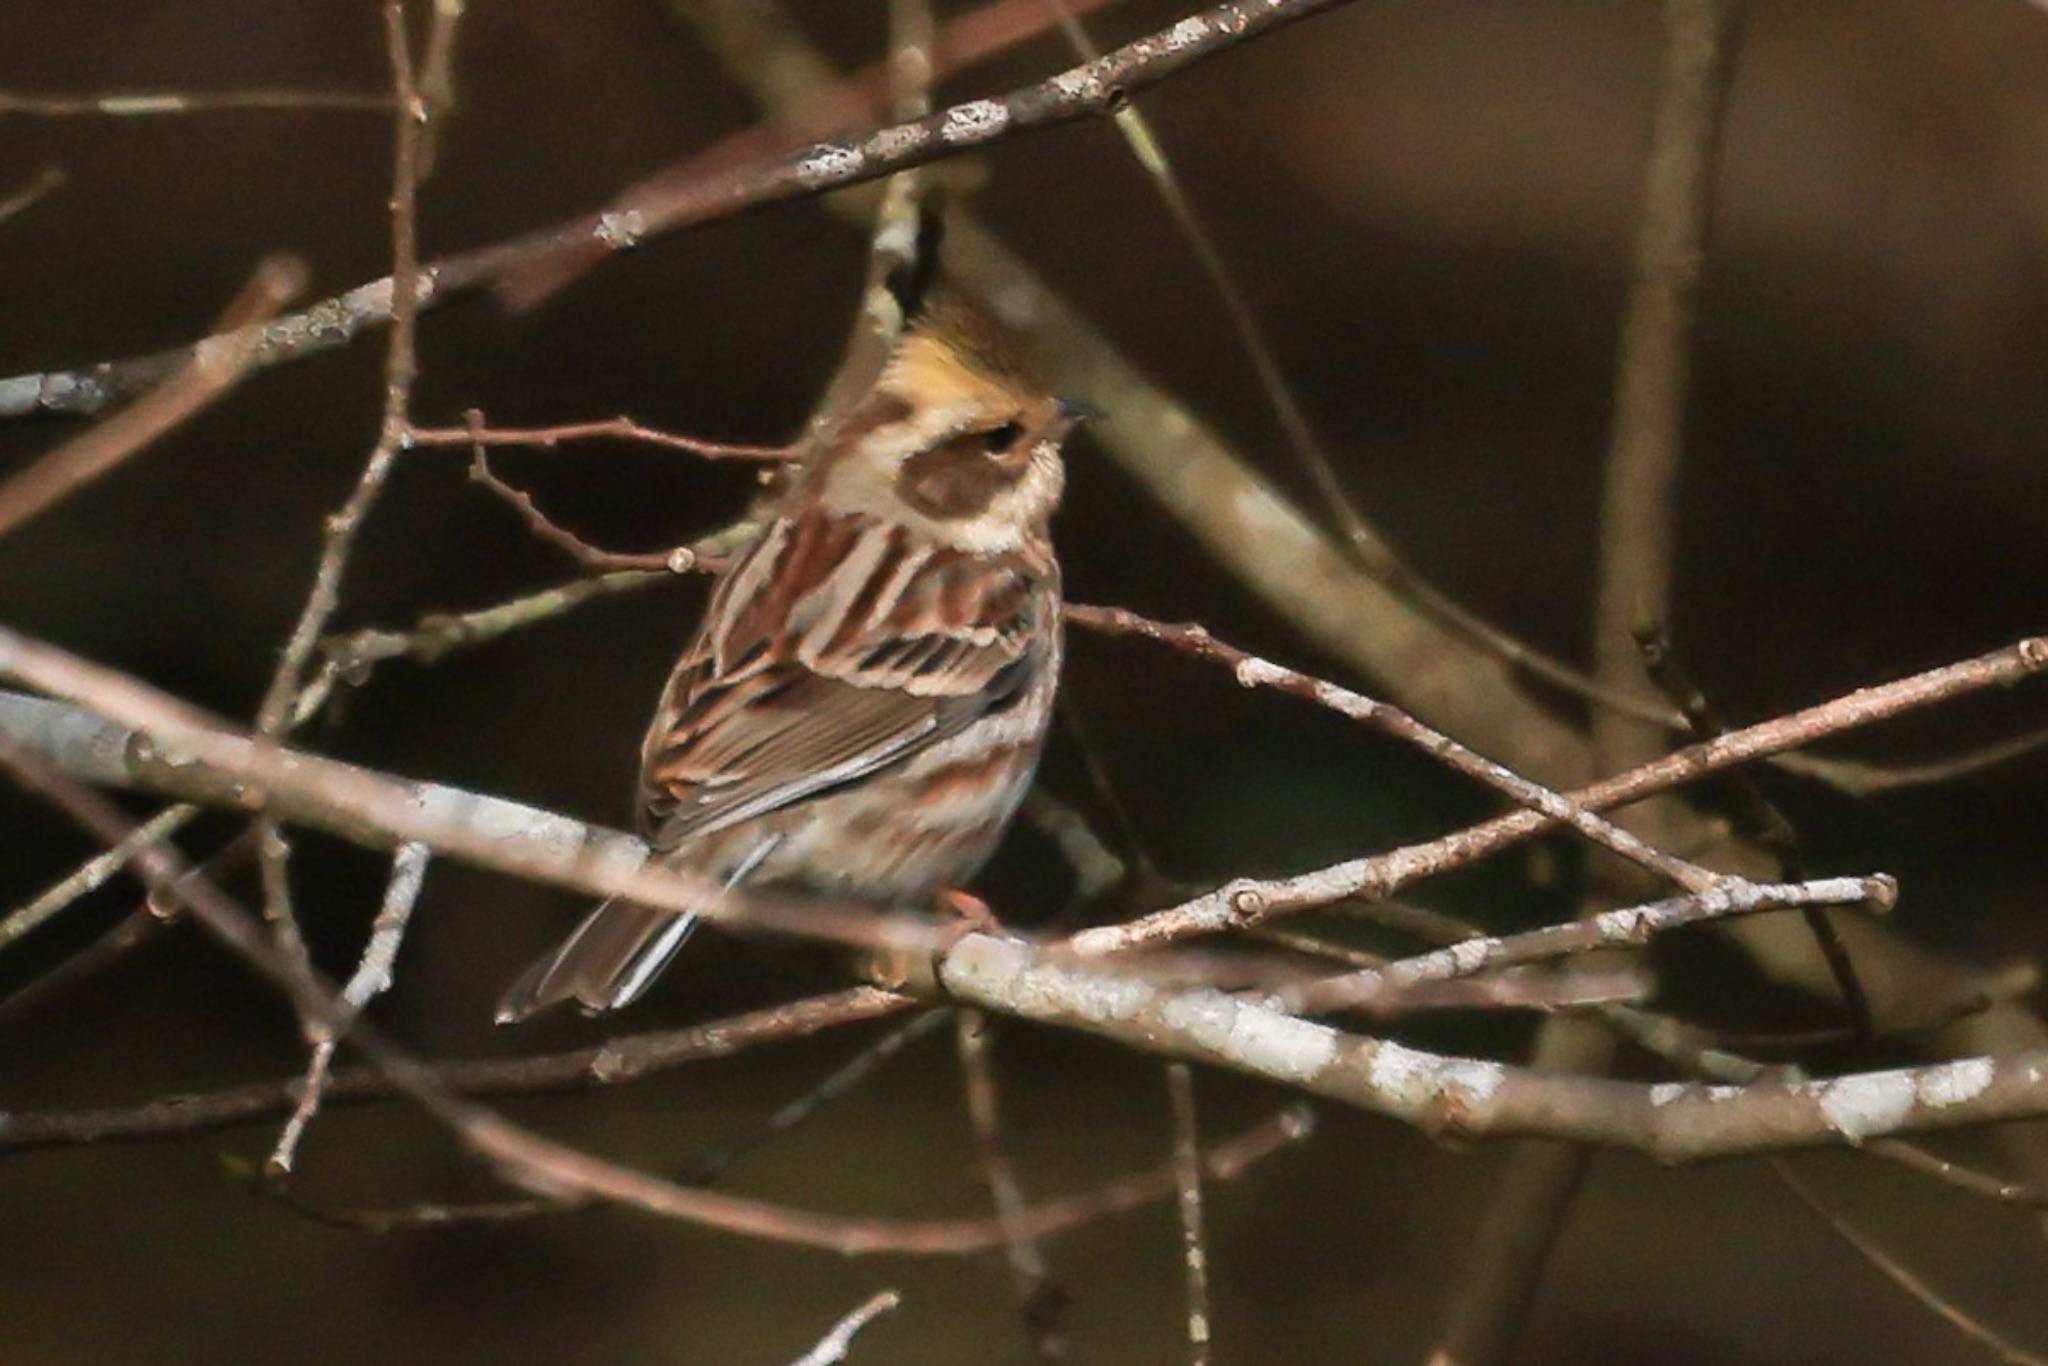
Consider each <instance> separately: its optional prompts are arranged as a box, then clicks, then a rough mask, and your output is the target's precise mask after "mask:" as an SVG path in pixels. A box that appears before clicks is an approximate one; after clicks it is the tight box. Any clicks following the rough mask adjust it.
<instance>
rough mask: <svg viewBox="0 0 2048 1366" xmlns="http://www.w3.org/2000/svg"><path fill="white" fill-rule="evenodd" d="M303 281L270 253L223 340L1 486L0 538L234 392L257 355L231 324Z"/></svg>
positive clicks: (272, 304) (274, 304) (254, 316)
mask: <svg viewBox="0 0 2048 1366" xmlns="http://www.w3.org/2000/svg"><path fill="white" fill-rule="evenodd" d="M305 281H306V268H305V265H304V263H303V262H301V261H299V260H298V258H296V257H292V256H272V257H268V258H266V259H265V260H264V261H263V262H261V263H260V264H259V265H258V266H257V267H256V269H255V271H254V273H252V274H251V275H250V277H249V280H248V282H247V283H246V284H244V285H243V286H242V288H241V290H240V291H239V292H238V293H237V294H236V295H235V298H234V301H233V302H232V303H230V304H229V305H228V306H227V309H226V310H225V311H224V312H223V313H222V314H221V319H220V329H221V331H222V332H223V333H224V334H225V336H224V339H223V340H221V341H220V342H218V343H217V344H203V345H201V346H200V347H198V348H197V349H195V350H194V352H193V353H192V359H191V361H190V362H189V363H188V364H186V365H185V366H184V367H183V368H181V369H180V370H179V371H178V372H177V373H176V374H174V375H172V376H171V377H170V378H169V379H167V380H165V381H164V383H163V384H162V385H160V386H158V387H157V388H156V389H155V390H154V391H152V392H151V393H149V394H148V395H147V396H145V397H144V398H143V399H141V400H140V401H139V402H137V403H135V404H134V405H133V406H131V407H128V408H126V409H123V410H122V411H121V412H118V413H116V414H114V416H112V417H110V418H108V419H107V420H106V421H104V422H101V423H100V424H99V425H97V426H95V427H93V428H92V429H90V430H89V431H85V432H81V433H79V434H78V435H77V436H75V437H73V438H72V439H71V440H69V441H66V442H65V443H64V444H63V445H61V446H58V447H57V448H56V449H55V450H53V451H50V452H49V453H48V454H46V455H44V456H43V457H42V458H41V459H40V460H37V461H36V462H35V463H34V464H32V465H30V466H29V467H28V468H27V469H25V470H23V471H21V472H20V473H19V474H17V475H15V476H14V477H13V478H11V479H9V480H7V482H6V483H4V484H0V536H5V535H7V534H8V533H9V532H11V531H13V530H15V529H16V528H17V527H19V526H21V524H22V523H24V522H26V521H28V520H29V519H30V518H32V517H35V516H37V515H39V514H41V513H43V512H45V511H47V510H48V509H49V508H51V507H53V506H54V505H56V504H57V503H59V502H61V501H63V500H64V499H65V498H67V497H69V496H70V495H71V494H73V493H75V492H76V491H77V490H78V489H79V488H81V487H82V486H84V485H85V484H87V483H90V482H91V481H92V480H94V479H98V478H99V477H100V476H102V475H104V474H106V473H107V472H108V471H109V470H111V469H113V468H114V467H115V466H117V465H119V464H120V463H121V462H122V461H124V460H126V459H128V458H129V457H130V456H132V455H134V454H135V453H136V452H137V451H139V450H141V449H142V448H143V447H145V446H147V445H149V443H150V442H152V441H155V440H156V439H157V438H158V437H160V436H162V435H163V434H164V433H165V432H168V431H170V430H171V429H172V428H173V427H176V426H177V425H179V424H180V423H182V422H184V421H186V420H187V419H188V418H190V417H191V416H192V415H193V414H194V413H197V412H198V411H199V410H200V409H202V408H204V407H206V406H207V405H208V404H210V403H212V402H213V401H214V400H216V399H218V398H219V397H220V396H221V395H222V394H225V393H226V392H227V391H228V390H229V389H232V388H233V387H234V386H235V384H236V382H237V381H239V380H240V379H241V378H242V376H243V375H245V374H247V373H248V371H249V368H250V364H251V362H252V360H253V359H254V356H255V352H254V350H253V349H252V347H251V345H250V334H249V333H247V332H245V331H237V330H234V329H238V328H242V327H244V326H245V325H249V324H254V323H256V322H258V321H259V320H261V319H264V318H268V317H270V316H271V315H272V314H274V313H276V312H277V310H278V309H279V308H280V307H281V306H282V305H283V304H284V302H285V300H287V299H289V298H290V297H291V296H292V295H294V294H296V293H298V292H299V291H300V290H301V289H303V288H304V287H305Z"/></svg>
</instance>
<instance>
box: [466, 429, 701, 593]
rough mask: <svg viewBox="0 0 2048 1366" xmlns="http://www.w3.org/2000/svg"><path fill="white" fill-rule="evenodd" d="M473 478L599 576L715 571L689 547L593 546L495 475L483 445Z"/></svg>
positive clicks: (475, 458) (471, 468)
mask: <svg viewBox="0 0 2048 1366" xmlns="http://www.w3.org/2000/svg"><path fill="white" fill-rule="evenodd" d="M469 477H470V479H471V480H472V481H473V482H475V483H477V484H480V485H482V486H483V488H484V489H485V490H486V491H487V492H489V493H490V494H491V495H492V496H493V497H495V498H497V499H499V500H500V501H502V502H503V503H504V504H505V505H506V506H507V507H509V508H511V509H512V510H513V511H514V512H516V513H518V514H519V519H520V520H521V521H522V522H524V523H526V529H527V530H528V531H530V532H532V533H533V534H534V535H535V536H537V537H539V538H540V539H541V540H543V541H546V542H547V543H548V544H549V545H551V546H553V547H555V549H557V550H559V551H561V552H562V553H563V554H565V555H567V556H568V557H569V558H570V559H572V560H574V561H576V563H578V564H580V565H582V566H583V567H584V568H585V569H588V570H591V571H593V572H596V573H610V572H614V571H617V570H639V571H640V572H642V573H663V572H666V573H670V574H687V573H689V572H690V571H691V570H693V569H707V570H714V571H715V569H716V568H717V566H716V565H705V564H703V563H701V562H700V561H699V560H698V558H697V552H696V551H695V550H692V549H691V548H690V547H689V546H686V545H685V546H677V547H676V548H675V549H673V550H659V551H654V552H651V553H647V554H635V553H631V552H623V551H617V550H604V549H601V548H600V547H598V546H594V545H592V544H590V543H589V542H588V541H586V540H584V539H583V538H582V537H580V536H578V535H577V534H576V533H575V532H573V531H571V530H569V529H568V528H567V527H565V526H562V525H561V524H560V523H558V522H555V521H554V520H552V519H551V518H549V516H548V515H547V514H546V513H545V512H542V511H541V510H540V505H539V504H537V503H535V502H534V501H533V495H532V494H529V493H527V492H526V491H525V490H523V489H516V488H514V487H512V486H511V485H510V484H508V483H506V482H505V481H504V480H502V479H500V478H499V477H498V476H497V475H495V474H493V473H492V472H491V462H490V460H489V458H488V457H486V456H485V455H484V452H483V448H482V447H481V446H479V447H478V448H477V450H476V453H475V454H474V455H472V456H471V457H470V461H469Z"/></svg>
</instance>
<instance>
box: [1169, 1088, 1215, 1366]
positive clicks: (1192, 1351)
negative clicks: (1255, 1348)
mask: <svg viewBox="0 0 2048 1366" xmlns="http://www.w3.org/2000/svg"><path fill="white" fill-rule="evenodd" d="M1166 1093H1167V1096H1168V1097H1169V1099H1170V1100H1171V1101H1172V1105H1173V1183H1174V1188H1175V1194H1176V1196H1177V1199H1176V1200H1175V1202H1174V1203H1175V1206H1176V1208H1177V1210H1178V1212H1179V1214H1180V1241H1181V1266H1182V1271H1183V1273H1184V1275H1185V1278H1186V1282H1187V1302H1188V1318H1187V1322H1188V1366H1209V1362H1210V1360H1211V1358H1212V1350H1211V1346H1210V1331H1211V1317H1210V1312H1209V1246H1208V1243H1207V1241H1206V1240H1205V1238H1204V1237H1203V1234H1202V1162H1201V1148H1200V1146H1199V1145H1200V1142H1201V1140H1200V1138H1199V1136H1198V1135H1197V1133H1196V1129H1195V1078H1194V1073H1193V1072H1191V1071H1190V1070H1189V1069H1188V1065H1187V1064H1186V1063H1184V1062H1173V1063H1168V1064H1167V1065H1166Z"/></svg>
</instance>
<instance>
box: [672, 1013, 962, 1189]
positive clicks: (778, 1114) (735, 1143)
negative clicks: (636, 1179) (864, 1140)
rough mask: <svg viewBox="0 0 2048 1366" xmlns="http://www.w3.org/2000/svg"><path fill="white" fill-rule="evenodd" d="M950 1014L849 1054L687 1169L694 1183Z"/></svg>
mask: <svg viewBox="0 0 2048 1366" xmlns="http://www.w3.org/2000/svg"><path fill="white" fill-rule="evenodd" d="M951 1013H952V1012H950V1011H948V1010H945V1009H938V1010H927V1011H924V1012H922V1013H920V1014H917V1015H914V1016H912V1017H911V1018H910V1019H909V1020H907V1021H905V1022H904V1023H902V1024H900V1025H898V1026H896V1027H895V1028H894V1029H892V1030H890V1031H889V1032H888V1033H886V1034H884V1035H883V1036H882V1037H881V1038H879V1039H876V1040H875V1041H874V1042H873V1043H871V1044H868V1045H866V1046H865V1047H863V1048H862V1049H861V1050H860V1051H859V1052H858V1053H855V1054H854V1055H853V1056H852V1057H851V1058H848V1059H847V1060H846V1061H845V1062H843V1063H841V1064H840V1065H839V1066H837V1067H835V1068H833V1069H832V1071H831V1072H829V1073H827V1074H826V1076H825V1078H824V1080H822V1081H820V1082H819V1083H818V1084H817V1085H815V1086H808V1087H805V1088H804V1091H803V1093H802V1094H801V1095H798V1096H797V1097H795V1098H794V1099H793V1100H791V1101H789V1102H788V1103H787V1104H785V1105H783V1106H782V1107H781V1108H779V1109H777V1110H776V1111H775V1113H773V1114H771V1115H769V1116H768V1118H767V1119H765V1120H763V1121H762V1122H760V1123H758V1124H753V1125H749V1126H748V1127H747V1128H745V1129H743V1130H741V1131H740V1132H739V1133H737V1134H735V1135H733V1136H732V1137H731V1138H728V1139H726V1140H725V1141H724V1142H722V1143H720V1144H719V1145H718V1146H717V1147H715V1148H713V1149H712V1150H711V1151H710V1152H708V1153H706V1154H705V1155H704V1157H703V1158H702V1159H701V1160H700V1161H699V1162H698V1163H697V1164H696V1167H695V1169H694V1170H693V1171H691V1172H690V1174H689V1176H690V1182H691V1184H693V1185H699V1186H709V1185H714V1184H716V1183H717V1182H719V1181H721V1180H723V1179H724V1177H725V1174H726V1172H727V1171H728V1170H729V1169H730V1168H731V1167H732V1164H733V1163H735V1162H737V1161H739V1159H740V1158H742V1157H744V1156H746V1155H747V1154H748V1153H750V1152H752V1151H754V1150H755V1149H756V1148H759V1147H760V1146H762V1145H763V1144H765V1143H767V1142H768V1141H769V1140H770V1139H773V1138H776V1137H777V1136H779V1135H781V1134H786V1133H788V1132H789V1131H790V1130H791V1129H794V1128H795V1127H796V1126H797V1125H799V1124H802V1123H803V1122H804V1121H806V1120H808V1119H810V1118H811V1117H812V1116H814V1115H816V1114H817V1113H818V1112H819V1111H820V1110H823V1109H824V1108H825V1107H826V1106H828V1105H830V1104H831V1103H832V1102H834V1101H836V1100H839V1099H841V1098H842V1097H844V1096H846V1095H847V1094H848V1093H850V1092H851V1091H852V1090H853V1089H854V1088H855V1087H857V1086H859V1085H860V1084H861V1083H862V1082H864V1081H866V1080H867V1079H868V1078H869V1077H871V1076H873V1075H874V1074H875V1073H876V1072H877V1071H879V1070H880V1069H881V1068H882V1066H883V1065H884V1064H886V1063H887V1062H888V1061H889V1060H890V1059H891V1058H894V1057H896V1056H897V1055H898V1054H899V1053H901V1052H902V1051H903V1050H904V1049H905V1048H907V1047H909V1046H910V1045H911V1044H913V1043H916V1042H917V1041H918V1040H920V1039H922V1038H923V1037H924V1036H925V1035H927V1034H930V1033H931V1032H932V1031H933V1030H935V1029H937V1028H938V1027H939V1026H941V1025H943V1024H944V1023H945V1022H946V1017H947V1016H948V1015H950V1014H951Z"/></svg>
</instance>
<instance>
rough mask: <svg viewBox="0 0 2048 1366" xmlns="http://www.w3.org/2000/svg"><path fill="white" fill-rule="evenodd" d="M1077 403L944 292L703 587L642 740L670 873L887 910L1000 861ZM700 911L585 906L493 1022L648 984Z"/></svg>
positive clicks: (655, 838)
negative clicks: (775, 510) (774, 508)
mask: <svg viewBox="0 0 2048 1366" xmlns="http://www.w3.org/2000/svg"><path fill="white" fill-rule="evenodd" d="M1072 421H1073V414H1072V410H1071V409H1070V408H1068V407H1067V406H1066V405H1063V404H1061V403H1060V402H1058V401H1057V400H1055V399H1053V398H1052V397H1050V396H1048V395H1047V394H1045V393H1044V392H1043V390H1042V389H1041V388H1040V387H1039V386H1037V385H1036V384H1034V383H1033V382H1032V381H1031V380H1029V379H1028V378H1027V377H1026V376H1025V372H1024V371H1023V369H1022V368H1021V367H1020V366H1018V365H1017V364H1016V363H1015V362H1014V361H1013V360H1011V359H1010V358H1009V356H1008V353H1007V351H1006V350H1005V348H1004V346H1003V344H1002V342H1001V339H1000V338H999V337H998V336H997V335H996V334H995V332H994V331H993V329H992V327H991V326H990V325H989V324H988V323H987V322H985V321H984V320H982V319H981V318H980V317H979V316H978V315H976V314H973V313H971V312H969V311H967V310H965V309H964V308H962V307H961V306H960V305H958V304H957V303H951V302H943V301H942V302H939V303H937V304H935V305H934V306H933V307H932V308H931V309H928V310H927V311H926V313H925V314H924V316H923V317H921V318H920V319H919V320H918V321H917V322H916V323H914V324H913V325H912V327H911V328H910V330H909V331H908V332H907V333H906V334H905V335H904V337H903V339H902V341H901V342H900V343H899V344H898V346H897V348H896V350H895V352H894V354H893V355H892V356H891V357H890V360H889V362H888V364H887V366H886V367H885V368H884V369H883V371H882V374H881V376H880V378H879V379H878V380H877V381H876V384H875V386H874V388H873V389H872V390H871V391H870V392H869V393H868V394H867V395H866V396H865V397H864V398H863V399H862V400H861V401H860V402H859V403H858V404H856V405H854V407H853V408H852V410H851V411H849V412H848V413H847V414H846V416H845V417H844V418H843V419H842V420H841V421H840V422H839V423H838V424H837V425H836V427H835V428H834V429H833V430H831V431H829V432H827V433H826V434H825V435H824V437H823V438H822V440H821V441H820V442H819V444H818V447H817V452H818V453H817V454H816V456H815V457H813V458H812V459H811V460H810V461H809V462H808V464H807V466H806V468H805V470H804V471H803V473H802V475H801V476H800V477H799V478H798V480H797V482H796V484H795V485H794V487H792V489H791V490H790V492H789V494H788V495H787V497H786V499H785V501H784V503H783V505H782V507H781V509H780V513H779V515H778V516H777V517H776V519H775V520H774V521H773V522H771V523H770V524H769V525H768V526H767V527H765V528H764V529H763V530H762V532H761V533H760V535H759V536H758V537H757V538H756V539H755V540H754V541H753V543H752V544H751V545H750V546H749V547H748V548H747V549H746V550H745V551H744V552H742V553H741V554H740V555H739V556H738V557H737V559H736V560H735V562H734V564H733V566H732V567H731V568H730V569H729V570H727V571H726V573H725V574H724V576H723V577H722V578H721V579H720V581H719V584H718V586H717V588H716V590H715V591H714V592H713V594H712V598H711V603H710V606H709V607H708V608H707V609H706V612H705V617H704V620H703V622H702V624H701V625H700V627H699V629H698V633H697V636H696V638H695V640H694V641H693V642H692V643H691V645H690V647H689V648H688V650H686V651H685V652H684V655H683V657H682V660H681V661H680V662H679V663H678V664H677V666H676V670H675V673H674V675H673V676H672V677H671V678H670V680H669V683H668V687H667V689H666V690H665V691H664V693H663V695H662V700H661V705H660V708H659V709H658V710H657V711H656V713H655V717H654V721H653V724H652V726H651V727H650V728H649V730H648V732H647V739H646V741H645V743H644V745H643V747H642V753H641V773H640V789H639V820H640V826H641V831H642V833H643V834H644V835H645V836H646V837H647V840H648V842H649V844H650V845H651V846H652V847H653V848H654V849H655V850H656V851H657V852H658V853H659V854H661V855H662V856H663V857H664V858H666V859H667V860H669V861H671V862H672V863H673V864H675V865H676V866H678V867H684V868H688V869H690V870H692V871H695V872H699V873H703V874H705V875H707V876H710V877H713V878H717V879H720V880H724V881H726V882H728V883H738V882H743V881H744V882H748V883H757V884H772V885H783V886H795V887H799V888H803V889H807V890H811V891H816V892H821V893H826V894H837V895H845V896H849V897H853V898H857V899H862V900H868V901H873V902H877V903H886V904H893V905H911V904H919V903H922V902H926V901H928V900H929V899H930V898H931V896H932V895H933V893H934V892H936V891H938V890H939V889H941V888H947V887H953V886H957V885H958V884H959V883H960V882H962V881H963V880H965V879H966V878H968V877H970V876H972V875H973V873H974V872H975V870H976V869H978V868H979V867H980V866H981V864H982V863H983V862H984V861H985V860H986V859H987V858H988V856H989V854H990V853H991V852H993V850H994V848H995V844H996V841H997V840H998V839H999V838H1000V837H1001V834H1002V831H1003V827H1004V825H1005V824H1006V823H1007V822H1008V820H1009V818H1010V815H1011V813H1012V812H1014V811H1015V809H1016V806H1017V803H1018V802H1019V801H1020V800H1021V799H1022V797H1023V795H1024V789H1025V787H1026V786H1027V785H1028V784H1029V782H1030V780H1031V774H1032V771H1033V769H1034V767H1035V766H1036V764H1037V761H1038V753H1039V748H1040V746H1041V743H1042V741H1043V739H1044V734H1045V728H1046V723H1047V720H1048V718H1049V717H1050V714H1051V710H1052V698H1053V690H1054V687H1055V686H1056V683H1057V680H1058V675H1059V665H1060V618H1059V565H1058V562H1057V561H1056V560H1055V559H1054V557H1053V552H1052V546H1051V543H1050V541H1049V539H1048V536H1047V523H1048V521H1049V519H1050V518H1051V515H1052V512H1053V509H1054V508H1055V507H1056V506H1057V505H1058V502H1059V497H1060V491H1061V486H1062V483H1063V481H1064V471H1063V469H1062V466H1061V462H1060V449H1059V448H1060V442H1061V440H1062V438H1063V437H1064V436H1065V435H1066V432H1067V429H1068V428H1069V427H1070V426H1071V425H1072ZM691 927H692V918H691V917H686V916H674V915H670V914H668V913H666V912H662V911H658V910H654V909H651V908H648V907H644V906H637V905H632V904H629V903H624V902H610V903H607V904H605V905H604V906H601V907H599V908H598V909H597V910H596V911H595V912H594V913H592V915H591V916H590V917H589V918H588V919H587V920H585V921H584V923H583V925H582V926H581V928H579V929H578V930H577V931H576V932H575V933H574V934H573V935H571V936H570V938H569V939H568V940H567V941H566V942H565V943H564V944H563V945H562V947H561V948H560V949H559V950H557V951H556V952H555V953H553V954H551V955H549V956H548V957H547V958H544V959H542V960H541V961H540V962H539V963H537V964H535V965H534V967H533V968H532V969H531V970H529V971H528V972H527V973H526V975H525V976H523V977H522V978H521V979H520V980H519V981H518V982H517V983H516V984H514V986H513V987H512V989H511V990H510V991H509V992H507V993H506V996H505V998H504V1001H503V1003H502V1004H501V1005H500V1007H499V1012H498V1018H499V1019H500V1020H501V1021H502V1020H518V1019H523V1018H525V1017H526V1016H528V1015H530V1014H532V1013H533V1012H535V1011H537V1010H541V1009H545V1008H546V1007H548V1006H550V1005H554V1004H556V1003H558V1002H562V1001H575V1002H576V1003H577V1004H579V1005H580V1006H582V1007H583V1008H584V1009H585V1010H586V1011H599V1010H608V1009H614V1008H616V1007H619V1006H623V1005H626V1004H628V1003H630V1002H631V1001H633V1000H634V999H636V998H637V997H638V996H639V995H640V994H641V993H642V992H644V991H645V990H646V989H647V987H648V985H649V984H650V983H651V982H652V981H653V980H654V978H655V976H656V975H657V974H658V973H659V972H660V971H661V969H662V967H663V966H664V965H666V963H667V962H668V960H669V959H670V957H672V956H673V954H674V953H675V951H676V950H677V949H678V948H680V947H681V945H682V942H683V940H684V939H685V938H686V937H687V936H688V934H689V932H690V929H691Z"/></svg>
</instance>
